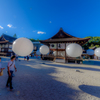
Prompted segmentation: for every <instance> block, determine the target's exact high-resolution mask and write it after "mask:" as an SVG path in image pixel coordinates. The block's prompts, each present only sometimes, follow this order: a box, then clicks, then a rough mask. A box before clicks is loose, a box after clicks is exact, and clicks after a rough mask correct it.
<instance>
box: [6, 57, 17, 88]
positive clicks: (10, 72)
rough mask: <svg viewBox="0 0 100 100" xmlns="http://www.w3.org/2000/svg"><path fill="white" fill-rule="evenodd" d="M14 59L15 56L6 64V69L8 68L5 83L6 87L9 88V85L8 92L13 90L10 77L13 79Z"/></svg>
mask: <svg viewBox="0 0 100 100" xmlns="http://www.w3.org/2000/svg"><path fill="white" fill-rule="evenodd" d="M15 58H16V56H12V57H11V60H10V61H9V62H8V66H7V68H8V80H7V83H6V87H9V84H10V90H13V87H12V77H13V71H14V68H15V72H16V71H17V69H16V66H15Z"/></svg>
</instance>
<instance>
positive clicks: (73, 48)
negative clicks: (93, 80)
mask: <svg viewBox="0 0 100 100" xmlns="http://www.w3.org/2000/svg"><path fill="white" fill-rule="evenodd" d="M66 53H67V55H68V56H70V57H79V56H81V54H82V47H81V46H80V45H79V44H76V43H72V44H69V45H68V46H67V47H66Z"/></svg>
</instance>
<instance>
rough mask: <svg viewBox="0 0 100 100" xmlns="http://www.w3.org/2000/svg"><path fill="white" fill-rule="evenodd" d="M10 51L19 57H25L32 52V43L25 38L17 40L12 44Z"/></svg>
mask: <svg viewBox="0 0 100 100" xmlns="http://www.w3.org/2000/svg"><path fill="white" fill-rule="evenodd" d="M12 50H13V52H14V53H16V54H17V55H19V56H27V55H29V54H31V52H32V51H33V43H32V42H31V41H30V40H29V39H27V38H18V39H16V40H15V41H14V42H13V46H12Z"/></svg>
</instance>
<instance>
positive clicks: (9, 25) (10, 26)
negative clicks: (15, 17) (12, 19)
mask: <svg viewBox="0 0 100 100" xmlns="http://www.w3.org/2000/svg"><path fill="white" fill-rule="evenodd" d="M7 26H8V27H9V28H17V27H14V26H13V25H11V24H8V25H7Z"/></svg>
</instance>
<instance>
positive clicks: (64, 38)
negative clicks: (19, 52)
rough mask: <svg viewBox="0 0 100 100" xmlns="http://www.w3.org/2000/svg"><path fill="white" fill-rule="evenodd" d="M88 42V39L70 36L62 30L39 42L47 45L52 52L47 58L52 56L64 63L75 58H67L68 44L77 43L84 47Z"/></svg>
mask: <svg viewBox="0 0 100 100" xmlns="http://www.w3.org/2000/svg"><path fill="white" fill-rule="evenodd" d="M89 40H90V38H77V37H75V36H72V35H70V34H68V33H66V32H64V31H63V29H62V28H60V30H59V32H58V33H57V34H55V35H54V36H53V37H51V38H49V39H47V40H42V41H40V42H41V43H42V44H45V45H48V46H49V48H50V51H53V54H52V53H51V55H48V57H51V56H54V57H55V59H56V58H61V59H65V62H68V60H74V61H75V59H76V58H72V57H68V55H67V54H66V47H67V46H68V45H69V44H70V43H77V44H79V45H81V46H82V45H84V44H85V43H87V42H88V41H89Z"/></svg>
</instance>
